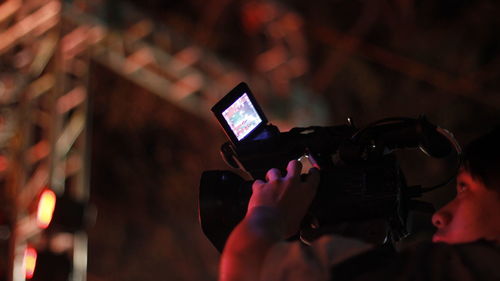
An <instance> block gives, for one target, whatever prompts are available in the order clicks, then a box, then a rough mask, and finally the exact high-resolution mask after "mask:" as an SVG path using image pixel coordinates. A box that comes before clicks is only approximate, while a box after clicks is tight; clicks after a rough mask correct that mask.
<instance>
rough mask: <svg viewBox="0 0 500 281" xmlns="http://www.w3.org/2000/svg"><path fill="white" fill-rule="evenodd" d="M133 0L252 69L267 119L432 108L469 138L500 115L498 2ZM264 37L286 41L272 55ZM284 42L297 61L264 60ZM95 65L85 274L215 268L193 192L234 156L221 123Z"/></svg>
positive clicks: (408, 162) (408, 161) (166, 275)
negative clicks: (226, 153)
mask: <svg viewBox="0 0 500 281" xmlns="http://www.w3.org/2000/svg"><path fill="white" fill-rule="evenodd" d="M106 3H107V4H106V5H107V6H106V7H107V9H108V10H107V13H105V16H104V18H106V19H108V23H109V25H110V26H116V28H117V29H119V28H120V20H121V19H120V17H121V16H120V13H119V10H120V9H119V6H120V5H122V3H119V2H117V1H108V2H106ZM126 3H127V4H130V5H133V6H134V7H137V10H138V11H141V12H142V13H144V14H145V15H147V17H149V18H151V19H152V20H154V22H156V23H159V24H162V25H164V26H166V27H168V28H169V29H171V30H174V31H175V32H176V34H178V36H179V37H180V38H183V39H182V40H184V41H186V42H190V44H195V45H196V46H201V47H202V48H204V49H205V50H207V51H209V52H211V53H212V54H213V55H214V56H216V57H218V58H220V59H221V60H224V61H226V62H228V63H230V64H232V65H233V66H234V67H235V68H237V69H239V70H240V71H241V72H242V73H245V75H246V76H245V77H246V78H247V79H248V80H247V81H246V82H247V83H248V84H249V85H250V87H251V88H252V89H254V93H255V94H256V96H257V98H258V99H259V101H260V102H261V103H262V106H263V108H264V111H265V112H266V114H267V115H268V118H269V119H270V121H271V122H273V123H278V124H287V125H285V128H282V130H287V129H290V127H293V126H304V125H336V124H343V123H345V122H346V119H347V118H348V117H352V118H353V119H354V120H355V122H356V123H357V124H358V126H360V127H362V126H363V125H366V124H368V123H370V122H372V121H375V120H377V119H380V118H383V117H391V116H408V117H417V116H418V115H419V114H425V115H427V116H428V117H429V119H430V120H432V121H433V122H435V123H436V124H438V125H440V126H441V127H444V128H447V129H449V130H450V131H451V132H453V133H454V134H455V136H456V137H457V139H458V140H459V142H460V143H461V144H462V145H464V144H466V143H467V142H468V141H470V140H471V139H472V138H474V137H476V136H479V135H480V134H482V133H484V132H486V131H487V130H489V129H490V128H492V127H493V126H494V125H496V124H498V123H499V122H498V121H499V120H500V118H499V117H500V111H499V109H500V87H499V79H498V77H499V76H498V75H499V74H500V57H499V55H498V51H499V49H500V37H499V36H498V30H499V28H500V18H499V17H498V15H499V14H500V13H499V12H500V11H499V8H500V5H499V4H498V2H497V1H487V0H479V1H466V0H462V1H430V0H424V1H414V0H398V1H396V0H393V1H389V0H385V1H384V0H376V1H341V0H337V1H326V0H321V1H297V0H296V1H284V0H282V1H264V0H262V1H231V0H210V1H199V0H189V1H163V2H162V1H153V0H147V1H128V2H126ZM115 8H116V9H115ZM122 16H123V15H122ZM266 17H270V18H272V17H276V18H278V19H281V21H280V20H278V21H275V22H274V23H275V24H272V22H271V23H269V22H266V21H265V19H266ZM262 22H266V24H262ZM276 22H278V24H276ZM290 26H292V27H294V28H292V29H290ZM297 26H298V27H297ZM287 28H288V29H287ZM287 30H293V32H289V31H287ZM152 42H153V43H154V42H155V41H154V38H153V39H152ZM269 50H278V51H279V52H278V51H277V52H276V53H274V55H270V56H267V57H266V56H263V54H265V53H266V51H269ZM272 54H273V53H272ZM280 55H281V56H287V57H288V58H297V59H298V60H297V65H298V66H297V67H296V68H280V67H276V68H273V69H269V68H268V65H267V64H266V63H269V61H271V60H272V59H273V58H276V57H279V56H280ZM91 70H92V72H91V77H90V81H91V94H92V99H91V100H92V107H91V108H92V119H93V121H92V128H91V129H92V162H91V165H92V166H91V167H92V178H91V194H92V196H91V201H92V203H93V204H95V205H96V206H97V208H98V216H97V221H96V224H95V226H94V227H92V228H91V229H90V237H89V239H90V248H89V276H88V280H121V281H127V280H215V279H216V276H217V266H218V257H219V255H218V253H217V251H216V250H215V249H214V248H213V247H212V245H211V244H210V243H209V242H208V240H207V239H206V238H205V237H204V235H203V233H202V232H201V228H200V226H199V225H198V213H197V212H198V211H197V207H198V202H197V200H198V199H197V198H198V197H197V196H198V184H199V177H200V175H201V172H202V171H204V170H209V169H228V168H227V167H226V166H225V164H224V162H223V161H222V160H221V159H220V156H219V151H218V149H219V147H220V145H221V144H222V143H223V142H224V141H226V140H225V137H224V135H223V133H222V131H221V130H220V129H219V128H218V126H217V124H216V123H215V120H214V119H213V118H212V119H211V117H207V118H204V117H203V116H209V115H208V114H205V115H203V114H201V115H197V114H193V113H192V112H187V111H186V110H184V109H182V108H181V107H179V106H177V105H176V104H175V103H172V102H170V101H168V100H166V99H163V98H161V97H159V96H158V95H156V94H154V93H151V92H149V91H148V90H146V89H144V88H142V87H141V86H139V85H136V84H134V83H133V82H131V81H129V80H127V79H125V78H123V77H121V76H120V75H119V74H117V73H116V72H113V71H112V70H110V69H108V68H106V67H105V66H103V65H101V64H100V63H99V62H94V63H93V64H92V68H91ZM294 71H296V72H294ZM224 94H225V93H224V92H223V93H217V95H218V97H219V98H220V97H221V96H222V95H224ZM211 100H212V101H213V102H214V103H215V102H216V101H217V97H213V98H212V99H211ZM200 110H206V108H205V107H200ZM286 126H288V127H286ZM401 156H402V167H403V169H404V171H405V173H406V174H407V177H408V180H409V181H410V182H413V183H423V184H427V185H428V184H430V183H432V182H436V181H438V180H439V179H442V177H443V176H442V175H443V173H450V171H451V169H450V163H452V162H451V160H449V161H448V160H429V158H426V157H423V156H421V155H420V154H418V153H416V152H403V153H401ZM452 195H453V186H452V185H449V186H447V187H446V188H443V189H442V190H439V191H436V192H433V193H432V194H429V195H428V196H426V197H425V199H426V200H428V201H431V202H433V203H435V204H436V206H439V205H440V204H443V203H444V202H445V198H447V197H449V196H452Z"/></svg>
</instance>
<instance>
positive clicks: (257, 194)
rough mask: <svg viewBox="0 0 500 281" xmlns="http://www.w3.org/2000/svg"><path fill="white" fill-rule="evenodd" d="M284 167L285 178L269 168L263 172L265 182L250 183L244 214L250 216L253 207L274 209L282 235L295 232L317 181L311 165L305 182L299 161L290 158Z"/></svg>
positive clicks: (317, 174)
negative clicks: (302, 179) (251, 192)
mask: <svg viewBox="0 0 500 281" xmlns="http://www.w3.org/2000/svg"><path fill="white" fill-rule="evenodd" d="M286 170H287V174H286V176H285V177H283V176H282V175H281V172H280V170H278V169H271V170H269V171H268V172H267V174H266V181H262V180H256V181H255V182H254V184H253V186H252V190H253V194H252V197H251V198H250V202H249V203H248V211H247V217H248V216H253V215H254V212H253V211H254V209H255V208H259V207H266V208H269V209H274V211H276V215H277V216H279V217H280V220H281V221H280V222H279V223H280V225H282V226H284V229H283V231H284V233H283V235H284V237H283V238H287V237H290V236H292V235H293V234H295V233H296V232H297V230H298V229H299V226H300V222H301V220H302V218H303V217H304V215H305V214H306V212H307V209H308V208H309V205H310V204H311V201H312V200H313V198H314V195H315V194H316V189H317V187H318V184H319V171H318V170H317V169H315V168H313V169H311V170H310V171H309V174H308V176H307V178H306V179H305V181H301V178H300V171H301V170H302V164H301V163H300V162H298V161H296V160H292V161H290V162H289V163H288V166H287V168H286Z"/></svg>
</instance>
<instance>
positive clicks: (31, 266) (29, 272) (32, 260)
mask: <svg viewBox="0 0 500 281" xmlns="http://www.w3.org/2000/svg"><path fill="white" fill-rule="evenodd" d="M36 257H37V252H36V250H35V248H33V247H28V248H26V250H25V251H24V267H25V269H26V279H31V278H33V274H34V273H35V267H36Z"/></svg>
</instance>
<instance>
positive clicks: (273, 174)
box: [266, 168, 282, 182]
mask: <svg viewBox="0 0 500 281" xmlns="http://www.w3.org/2000/svg"><path fill="white" fill-rule="evenodd" d="M281 177H282V175H281V172H280V170H278V169H276V168H272V169H271V170H269V171H267V174H266V181H268V182H271V181H275V180H278V179H281Z"/></svg>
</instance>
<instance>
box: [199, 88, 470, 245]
mask: <svg viewBox="0 0 500 281" xmlns="http://www.w3.org/2000/svg"><path fill="white" fill-rule="evenodd" d="M212 112H213V113H214V114H215V117H216V118H217V120H218V121H219V123H220V125H221V126H222V128H223V129H224V132H225V133H226V135H227V136H228V138H229V140H230V141H229V142H226V143H224V144H223V145H222V147H221V154H222V157H223V158H224V160H225V161H226V163H227V164H228V165H230V166H231V167H233V168H237V169H240V170H241V171H244V172H246V173H248V174H249V176H250V177H251V179H252V180H248V181H247V180H244V179H243V178H242V177H240V176H239V175H238V174H236V173H233V172H231V171H224V170H223V171H220V170H215V171H205V172H203V174H202V177H201V180H200V193H199V215H200V223H201V226H202V230H203V232H204V234H205V235H206V236H207V238H208V239H209V240H210V241H211V242H212V244H213V245H214V246H215V247H216V248H217V249H218V250H219V251H222V249H223V247H224V244H225V241H226V240H227V238H228V236H229V234H230V233H231V231H232V230H233V228H234V227H235V226H236V225H237V224H238V223H239V222H240V221H241V220H242V219H243V217H244V216H245V213H246V208H247V204H248V201H249V199H250V196H251V193H252V188H251V186H252V182H253V180H256V179H264V178H265V174H266V173H267V171H268V170H269V169H271V168H278V169H281V170H282V171H285V167H286V166H287V164H288V162H289V161H290V160H293V159H301V160H302V159H307V160H308V161H309V162H310V163H311V165H313V166H315V167H318V168H319V169H320V184H319V187H318V190H317V193H316V196H315V198H314V200H313V202H312V204H311V206H310V208H309V211H308V214H307V216H306V218H305V219H304V221H303V223H302V227H301V231H306V230H308V229H310V228H315V229H316V228H322V227H325V226H326V227H328V226H331V225H334V224H336V223H339V222H350V221H357V220H358V221H361V220H368V219H379V218H383V219H385V220H387V222H388V223H389V225H390V232H391V237H392V238H393V239H395V240H398V239H399V238H401V237H404V236H405V235H407V234H408V233H407V231H406V217H407V214H408V211H409V209H410V208H411V207H412V206H413V205H415V202H414V200H411V198H414V197H418V196H420V195H421V194H422V193H423V192H427V191H430V190H433V189H435V188H437V187H439V186H442V185H445V184H446V183H448V182H449V180H451V179H453V177H454V176H455V175H453V176H452V177H451V178H450V179H448V180H446V181H445V182H443V183H441V184H439V185H436V186H434V187H432V188H422V187H420V186H413V187H409V186H407V185H406V180H405V177H404V174H403V173H402V171H401V168H400V166H399V164H398V161H397V159H396V156H395V154H394V151H395V150H396V149H405V148H420V149H421V150H422V151H423V152H425V153H426V154H428V155H429V156H432V157H437V158H442V157H446V156H448V155H449V154H450V153H451V152H452V151H453V148H454V149H455V151H456V152H457V155H460V146H459V145H458V143H457V142H456V140H455V139H454V137H453V136H452V134H451V133H449V132H448V131H446V130H444V129H442V128H439V127H437V126H435V125H433V124H432V123H430V122H429V121H428V120H427V119H426V118H425V117H424V116H420V117H419V118H416V119H414V118H386V119H382V120H379V121H377V122H374V123H372V124H370V125H368V126H366V127H364V128H363V129H358V128H356V127H355V126H354V125H353V124H352V123H348V124H345V125H338V126H330V127H319V126H312V127H307V128H293V129H291V130H290V131H288V132H280V131H279V129H278V128H277V127H276V126H274V125H271V124H269V123H268V120H267V118H266V116H265V115H264V113H263V111H262V109H261V108H260V106H259V104H258V103H257V102H256V100H255V97H254V96H253V94H252V92H251V91H250V89H249V88H248V86H247V85H246V84H245V83H240V84H239V85H238V86H236V87H235V88H234V89H233V90H231V91H230V92H229V93H228V94H227V95H226V96H225V97H224V98H222V99H221V100H220V101H219V102H218V103H217V104H216V105H214V106H213V108H212ZM457 159H459V157H457Z"/></svg>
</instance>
